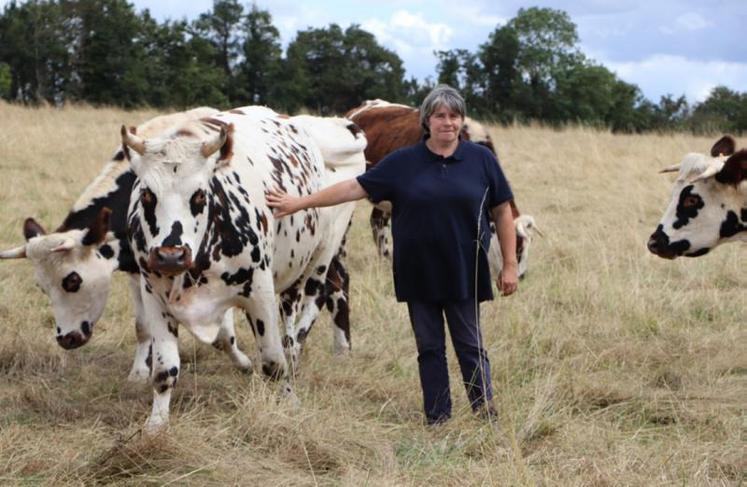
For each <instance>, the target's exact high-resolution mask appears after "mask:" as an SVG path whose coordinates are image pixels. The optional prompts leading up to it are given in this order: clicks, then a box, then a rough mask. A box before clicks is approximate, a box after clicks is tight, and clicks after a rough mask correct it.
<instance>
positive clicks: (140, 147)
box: [119, 125, 145, 156]
mask: <svg viewBox="0 0 747 487" xmlns="http://www.w3.org/2000/svg"><path fill="white" fill-rule="evenodd" d="M119 132H120V133H121V134H122V143H123V144H124V145H126V146H127V147H129V148H130V149H132V150H134V151H135V152H137V153H138V154H140V155H141V156H142V155H143V154H145V141H144V140H143V139H141V138H140V137H138V136H137V135H134V134H131V133H130V131H129V130H127V127H125V126H124V125H122V128H121V129H120V131H119Z"/></svg>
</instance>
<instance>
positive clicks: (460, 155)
mask: <svg viewBox="0 0 747 487" xmlns="http://www.w3.org/2000/svg"><path fill="white" fill-rule="evenodd" d="M427 139H428V135H426V136H425V137H423V140H421V141H420V145H421V147H422V150H423V151H424V152H425V154H426V155H427V156H428V158H429V159H430V160H434V161H435V160H441V159H453V160H455V161H462V160H464V151H465V150H466V149H465V143H464V140H462V137H461V136H460V137H459V145H457V148H456V150H455V151H454V153H453V154H452V155H451V156H449V157H442V156H440V155H438V154H436V153H435V152H432V151H431V150H430V149H429V148H428V146H427V145H425V141H426V140H427Z"/></svg>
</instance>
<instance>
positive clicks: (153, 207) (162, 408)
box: [122, 107, 365, 430]
mask: <svg viewBox="0 0 747 487" xmlns="http://www.w3.org/2000/svg"><path fill="white" fill-rule="evenodd" d="M342 122H343V123H344V125H342V124H339V125H338V126H337V128H338V131H337V133H336V134H331V140H336V141H337V142H338V144H349V145H350V146H352V147H357V148H358V157H357V159H356V158H355V157H352V160H357V163H356V162H355V161H348V162H349V163H346V164H345V165H344V166H341V167H340V168H339V170H336V171H334V170H329V171H326V170H325V167H324V161H323V158H322V154H321V152H320V150H319V148H318V147H317V145H316V143H315V142H314V140H313V139H312V138H311V137H310V136H309V135H308V134H307V132H306V131H305V130H304V129H303V128H302V127H301V124H296V123H294V122H292V121H291V120H288V119H287V118H285V117H280V116H278V115H277V114H275V113H274V112H272V111H271V110H269V109H265V108H259V107H254V108H252V107H249V108H244V109H236V110H231V112H227V113H222V114H219V115H216V116H214V117H212V118H210V119H203V120H202V121H200V122H190V123H186V124H183V125H180V126H178V127H175V128H173V129H172V130H170V131H169V132H168V133H166V134H164V135H162V136H160V137H157V138H152V139H141V138H139V137H138V136H136V135H132V134H130V133H128V132H127V130H125V129H124V127H123V130H122V139H123V143H124V145H125V146H127V147H128V148H129V149H130V156H131V163H132V167H133V169H134V170H135V173H136V174H137V176H138V182H137V183H136V184H135V186H134V189H133V196H132V198H131V209H130V216H129V228H130V243H131V245H132V248H133V251H134V254H135V258H136V260H137V262H138V263H139V266H140V269H141V275H142V279H141V288H142V293H143V305H144V309H145V315H146V316H147V320H148V322H149V323H150V325H151V329H152V335H153V340H152V345H151V350H150V352H151V354H150V364H151V365H152V377H153V388H154V400H153V409H152V412H151V415H150V417H149V418H148V421H147V423H146V427H147V428H148V429H150V430H153V429H157V428H159V427H160V426H162V425H163V424H164V423H165V422H166V421H167V420H168V414H169V402H170V397H171V391H172V389H173V387H174V385H175V383H176V381H177V378H178V376H179V366H180V363H179V353H178V343H177V330H178V328H177V324H178V323H181V324H183V325H185V326H186V327H187V328H188V329H189V330H190V331H191V332H192V333H193V334H194V335H196V336H197V337H198V338H200V339H201V340H206V341H211V340H213V339H214V337H215V335H216V333H217V330H216V329H215V328H214V327H211V326H205V324H206V323H214V322H215V321H216V319H217V318H219V317H220V316H221V315H222V314H223V313H224V312H225V311H226V310H227V309H229V308H230V307H232V306H238V307H240V308H243V309H244V310H245V311H246V313H247V316H248V318H249V321H250V325H251V327H252V330H253V332H254V333H255V336H256V337H257V341H258V345H259V353H260V356H261V361H262V370H263V372H264V373H265V374H266V375H268V376H270V377H273V378H283V379H284V380H285V379H287V376H288V375H287V373H288V366H287V361H286V357H285V355H284V353H283V346H282V345H281V339H280V333H279V329H278V300H277V298H276V293H278V292H283V291H287V290H295V292H296V293H299V292H301V290H303V293H304V294H307V295H311V294H314V293H315V292H318V291H319V289H320V288H322V287H323V286H324V276H325V275H326V273H327V270H328V268H329V265H330V262H331V261H332V258H333V256H334V255H335V253H336V252H337V250H338V249H339V248H340V244H341V242H342V239H343V236H344V233H345V231H346V229H347V226H348V223H349V221H350V217H351V215H352V210H353V204H347V205H340V206H338V207H334V208H328V209H324V210H316V209H313V210H308V211H305V212H303V213H299V214H298V215H295V216H294V217H293V218H285V219H282V220H278V221H276V220H275V219H274V217H273V214H272V212H271V211H270V209H269V208H268V207H267V205H266V203H265V199H264V194H265V192H266V191H267V189H268V188H271V187H280V188H282V189H284V190H285V191H288V192H290V193H292V194H309V193H311V192H314V191H317V190H319V189H320V188H321V187H322V186H324V185H327V184H331V183H334V182H337V181H338V180H342V179H346V178H349V177H351V176H355V175H356V174H358V173H360V172H362V171H363V168H364V163H365V161H364V158H363V148H364V147H365V138H364V137H363V136H362V134H359V133H358V134H356V133H355V131H354V130H348V128H347V125H351V124H350V122H349V121H344V120H343V121H342ZM353 152H355V151H353ZM298 301H300V302H304V301H305V300H304V299H303V298H301V299H300V300H298ZM297 309H298V308H297V307H295V306H290V307H289V308H288V310H287V311H289V312H290V314H289V316H284V318H285V319H286V320H287V321H288V322H291V323H292V322H293V320H294V319H295V316H294V314H295V311H296V310H297ZM303 312H305V308H302V313H303ZM284 389H285V390H286V391H290V385H289V383H288V382H287V381H286V382H284Z"/></svg>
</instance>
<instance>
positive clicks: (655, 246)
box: [647, 225, 669, 255]
mask: <svg viewBox="0 0 747 487" xmlns="http://www.w3.org/2000/svg"><path fill="white" fill-rule="evenodd" d="M668 246H669V237H668V236H667V234H666V233H664V231H663V228H662V226H661V225H659V226H658V227H656V231H655V232H654V233H652V234H651V236H650V237H649V238H648V244H647V247H648V251H649V252H651V253H652V254H657V255H658V254H660V253H661V252H662V251H663V250H664V249H666V248H667V247H668Z"/></svg>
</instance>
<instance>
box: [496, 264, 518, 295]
mask: <svg viewBox="0 0 747 487" xmlns="http://www.w3.org/2000/svg"><path fill="white" fill-rule="evenodd" d="M496 285H497V286H498V289H499V290H500V291H501V294H502V295H503V296H510V295H511V294H513V293H515V292H516V289H517V288H518V287H519V272H518V266H516V265H515V264H513V263H510V264H506V263H504V265H503V270H501V273H500V275H499V276H498V280H497V282H496Z"/></svg>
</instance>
